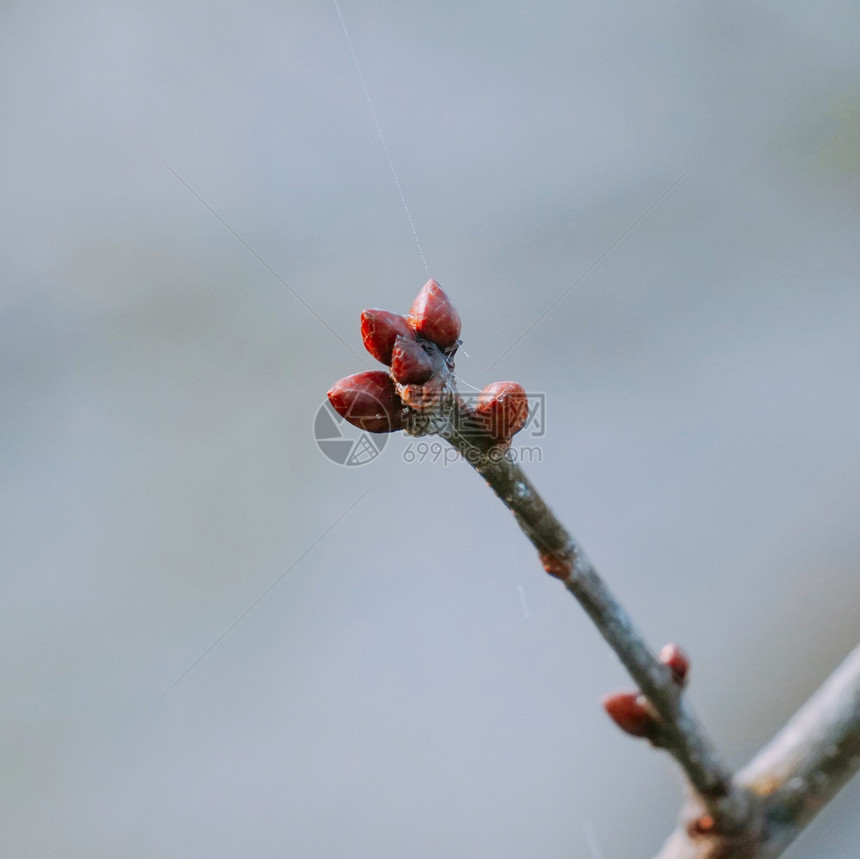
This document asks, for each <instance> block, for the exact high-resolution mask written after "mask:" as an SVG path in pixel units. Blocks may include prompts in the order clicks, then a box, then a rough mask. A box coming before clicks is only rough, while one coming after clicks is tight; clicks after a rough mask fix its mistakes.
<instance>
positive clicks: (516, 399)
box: [475, 382, 529, 439]
mask: <svg viewBox="0 0 860 859" xmlns="http://www.w3.org/2000/svg"><path fill="white" fill-rule="evenodd" d="M475 412H476V414H478V415H479V416H480V418H481V421H482V424H483V426H484V429H485V430H486V432H487V434H488V435H491V436H492V437H493V438H499V439H506V438H511V436H513V435H514V434H515V433H518V432H519V431H520V430H521V429H522V428H523V427H524V426H525V425H526V421H527V420H528V417H529V399H528V397H527V396H526V392H525V391H524V390H523V387H522V385H518V384H517V383H516V382H493V383H492V384H491V385H487V387H486V388H484V390H483V391H481V393H480V394H478V402H477V404H476V405H475Z"/></svg>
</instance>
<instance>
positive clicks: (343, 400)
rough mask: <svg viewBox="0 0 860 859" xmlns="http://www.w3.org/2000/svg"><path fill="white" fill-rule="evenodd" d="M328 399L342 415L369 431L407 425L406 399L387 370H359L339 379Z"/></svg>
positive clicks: (381, 430) (379, 430)
mask: <svg viewBox="0 0 860 859" xmlns="http://www.w3.org/2000/svg"><path fill="white" fill-rule="evenodd" d="M328 399H329V402H330V403H331V404H332V407H333V408H334V410H335V411H336V412H337V413H338V414H339V415H340V416H341V417H342V418H344V419H345V420H347V421H349V422H350V423H351V424H352V425H353V426H356V427H358V428H359V429H363V430H366V431H367V432H379V433H383V432H394V431H395V430H399V429H401V428H402V426H403V403H402V402H401V400H400V397H398V396H397V392H396V391H395V390H394V382H392V381H391V377H390V376H389V375H388V373H386V372H385V370H368V371H367V372H365V373H355V374H354V375H352V376H347V377H346V378H345V379H341V380H340V381H339V382H335V384H334V385H332V387H331V389H330V390H329V392H328Z"/></svg>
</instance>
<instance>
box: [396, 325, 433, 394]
mask: <svg viewBox="0 0 860 859" xmlns="http://www.w3.org/2000/svg"><path fill="white" fill-rule="evenodd" d="M427 345H428V346H429V348H430V349H432V350H433V351H434V352H436V354H437V356H438V354H439V351H438V350H437V349H436V347H435V346H432V345H430V344H429V343H428V344H427ZM439 360H440V361H441V358H440V359H439ZM435 369H436V364H435V362H434V361H433V358H432V357H431V356H430V355H429V354H428V353H427V352H426V351H425V349H424V347H423V346H422V345H421V343H419V342H418V341H417V340H415V339H407V338H406V337H398V338H397V339H396V340H395V341H394V349H393V350H392V351H391V375H392V376H394V379H395V381H397V382H400V384H401V385H414V384H418V385H420V384H422V383H424V382H426V381H427V380H428V379H429V378H430V377H431V376H432V375H433V371H434V370H435Z"/></svg>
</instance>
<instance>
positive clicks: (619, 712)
mask: <svg viewBox="0 0 860 859" xmlns="http://www.w3.org/2000/svg"><path fill="white" fill-rule="evenodd" d="M603 708H604V709H605V710H606V712H607V713H608V714H609V718H611V719H612V721H613V722H615V724H616V725H618V727H619V728H621V730H622V731H625V732H626V733H628V734H630V735H631V736H633V737H645V738H646V739H651V738H653V737H654V735H655V734H656V732H657V729H658V727H659V722H658V720H657V718H656V716H655V715H654V712H653V711H652V709H651V706H650V705H649V704H648V700H647V698H646V697H645V696H644V695H643V694H641V693H640V692H616V693H614V694H612V695H607V696H606V697H605V698H604V699H603Z"/></svg>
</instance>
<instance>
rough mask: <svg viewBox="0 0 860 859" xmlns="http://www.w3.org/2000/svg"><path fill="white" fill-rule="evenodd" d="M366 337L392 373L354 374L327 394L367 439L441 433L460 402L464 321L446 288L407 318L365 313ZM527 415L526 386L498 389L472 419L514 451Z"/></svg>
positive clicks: (433, 286) (426, 294)
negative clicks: (442, 422) (456, 376)
mask: <svg viewBox="0 0 860 859" xmlns="http://www.w3.org/2000/svg"><path fill="white" fill-rule="evenodd" d="M361 337H362V340H363V341H364V348H365V349H367V351H368V352H369V353H370V354H371V355H373V357H374V358H376V360H377V361H380V362H381V363H382V364H385V365H387V366H388V368H389V370H388V371H387V372H386V371H385V370H372V371H368V372H365V373H355V374H354V375H352V376H347V377H346V378H345V379H341V380H340V381H339V382H337V383H335V384H334V385H333V386H332V388H331V390H330V391H329V392H328V398H329V401H330V402H331V404H332V406H333V408H334V409H335V410H336V411H337V412H338V414H340V415H341V417H343V418H345V419H346V420H347V421H349V422H350V423H351V424H353V425H354V426H357V427H359V428H360V429H363V430H366V431H367V432H376V433H382V432H394V431H396V430H399V429H404V428H405V429H408V430H409V431H410V432H412V433H413V434H423V433H424V432H427V431H431V432H432V431H434V429H433V426H434V424H433V421H432V419H433V418H434V417H438V416H439V414H440V412H441V411H442V410H443V406H444V404H445V402H446V401H447V402H451V401H452V399H453V396H454V392H453V382H452V380H453V375H452V372H453V369H454V354H455V353H456V351H457V347H458V346H459V345H460V342H461V341H460V315H459V314H458V313H457V310H456V308H455V307H454V305H453V304H452V303H451V300H450V299H449V298H448V296H447V295H446V294H445V291H444V290H443V289H442V287H441V286H439V284H438V283H436V281H435V280H428V281H427V283H425V284H424V286H423V287H422V289H421V291H420V292H419V293H418V295H417V296H416V298H415V300H414V301H413V302H412V306H411V307H410V308H409V312H408V313H407V314H406V315H405V316H401V315H400V314H397V313H391V312H390V311H388V310H375V309H371V310H365V311H364V312H363V313H362V314H361ZM461 408H462V405H461ZM528 413H529V404H528V398H527V397H526V393H525V391H524V390H523V388H522V387H521V386H520V385H518V384H517V383H516V382H493V383H492V384H490V385H487V387H486V388H484V389H483V391H481V393H480V395H479V396H478V400H477V403H476V405H475V408H474V410H468V415H467V417H468V423H469V425H470V426H471V427H473V428H474V433H475V434H476V435H477V436H479V437H481V438H484V439H486V440H487V442H489V443H493V444H504V445H507V444H509V443H510V439H511V437H512V436H513V435H514V434H515V433H517V432H519V431H520V430H521V429H522V428H523V427H524V426H525V424H526V422H527V421H528ZM428 428H429V429H428Z"/></svg>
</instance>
